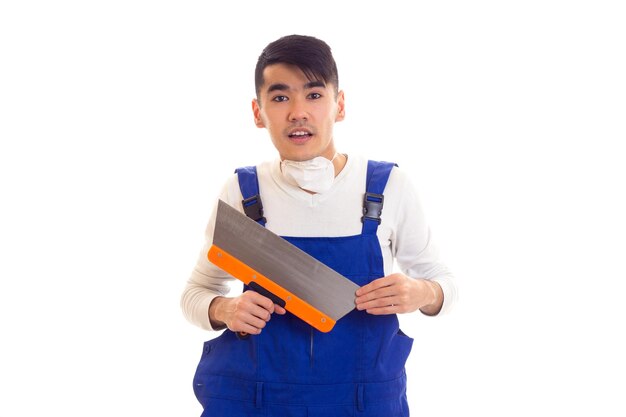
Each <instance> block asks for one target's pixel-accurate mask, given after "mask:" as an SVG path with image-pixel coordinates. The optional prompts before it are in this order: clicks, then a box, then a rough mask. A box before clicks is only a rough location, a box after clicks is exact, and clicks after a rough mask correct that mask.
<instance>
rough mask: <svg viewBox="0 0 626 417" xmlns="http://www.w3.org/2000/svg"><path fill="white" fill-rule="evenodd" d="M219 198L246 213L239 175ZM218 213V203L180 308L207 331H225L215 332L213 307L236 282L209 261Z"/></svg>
mask: <svg viewBox="0 0 626 417" xmlns="http://www.w3.org/2000/svg"><path fill="white" fill-rule="evenodd" d="M219 199H220V200H223V201H224V202H226V203H228V204H230V205H232V206H233V207H235V208H237V209H238V210H240V211H242V210H243V209H242V208H241V204H237V202H239V203H240V202H241V192H240V191H239V186H238V183H237V181H236V177H235V176H234V177H233V178H231V179H230V180H229V181H228V182H227V183H226V184H225V185H224V187H223V189H222V192H221V193H220V196H219ZM216 210H217V201H216V202H215V205H214V206H213V210H212V213H211V215H210V218H209V222H208V224H207V227H206V230H205V243H204V246H203V247H202V249H201V251H200V253H199V254H198V260H197V262H196V265H195V266H194V268H193V270H192V271H191V276H190V277H189V279H188V280H187V284H186V286H185V288H184V290H183V293H182V295H181V299H180V306H181V308H182V310H183V314H184V316H185V318H186V319H187V320H188V321H189V322H191V323H192V324H195V325H196V326H199V327H200V328H202V329H204V330H221V329H214V328H213V326H211V322H210V320H209V306H210V305H211V302H212V301H213V299H214V298H215V297H218V296H222V295H226V294H228V293H229V292H230V283H231V282H232V281H233V280H234V278H233V277H232V276H231V275H229V274H227V273H226V272H224V271H223V270H222V269H221V268H219V267H217V266H215V265H213V264H212V263H211V262H209V260H208V259H207V253H208V251H209V249H210V247H211V244H212V242H213V231H214V230H215V216H216Z"/></svg>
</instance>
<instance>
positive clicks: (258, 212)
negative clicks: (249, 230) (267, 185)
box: [241, 194, 266, 222]
mask: <svg viewBox="0 0 626 417" xmlns="http://www.w3.org/2000/svg"><path fill="white" fill-rule="evenodd" d="M241 203H242V204H243V211H244V213H246V216H248V217H250V218H251V219H252V220H254V221H255V222H256V221H259V220H263V221H266V219H265V217H263V203H261V196H260V195H258V194H257V195H253V196H252V197H249V198H246V199H244V200H243V201H242V202H241Z"/></svg>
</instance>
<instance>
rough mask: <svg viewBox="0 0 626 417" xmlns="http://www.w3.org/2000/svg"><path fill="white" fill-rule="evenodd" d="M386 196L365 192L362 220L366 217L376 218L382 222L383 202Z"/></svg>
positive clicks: (376, 220)
mask: <svg viewBox="0 0 626 417" xmlns="http://www.w3.org/2000/svg"><path fill="white" fill-rule="evenodd" d="M384 201H385V197H384V196H383V195H382V194H376V193H365V196H364V197H363V217H361V222H364V221H365V219H369V220H374V221H375V222H377V223H378V224H380V221H381V220H380V215H381V213H382V212H383V202H384Z"/></svg>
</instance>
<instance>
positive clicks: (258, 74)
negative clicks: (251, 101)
mask: <svg viewBox="0 0 626 417" xmlns="http://www.w3.org/2000/svg"><path fill="white" fill-rule="evenodd" d="M272 64H287V65H295V66H296V67H298V68H300V70H302V72H304V75H305V76H306V77H307V78H308V79H309V80H311V81H315V80H323V81H324V82H325V83H326V84H328V83H331V84H333V85H334V87H335V93H337V91H338V90H339V76H338V74H337V64H336V63H335V59H334V58H333V54H332V52H331V50H330V46H328V45H327V44H326V42H324V41H322V40H320V39H317V38H314V37H312V36H303V35H289V36H283V37H282V38H280V39H278V40H275V41H274V42H272V43H270V44H269V45H267V46H266V47H265V49H263V52H261V55H260V56H259V59H258V61H257V63H256V69H255V71H254V86H255V90H256V95H257V98H259V93H260V90H261V86H262V85H263V83H264V80H263V70H264V69H265V67H267V66H269V65H272Z"/></svg>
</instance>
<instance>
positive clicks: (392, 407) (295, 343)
mask: <svg viewBox="0 0 626 417" xmlns="http://www.w3.org/2000/svg"><path fill="white" fill-rule="evenodd" d="M392 167H393V164H390V163H383V162H374V161H369V163H368V170H367V190H366V193H367V194H366V197H365V199H364V201H367V200H368V198H369V199H370V200H372V201H374V203H380V206H379V208H380V207H382V193H383V190H384V188H385V185H386V183H387V179H388V177H389V173H390V171H391V168H392ZM237 173H238V178H239V185H240V188H241V190H242V194H243V197H244V206H246V205H253V204H256V203H257V200H258V202H259V207H262V206H260V197H259V190H258V180H257V177H256V168H255V167H246V168H240V169H238V170H237ZM364 204H367V203H364ZM245 208H246V214H248V215H249V216H250V217H252V216H251V215H250V213H251V212H252V210H248V208H249V207H245ZM258 212H259V213H260V214H259V215H258V216H255V217H257V218H255V217H253V218H254V219H255V220H257V222H259V223H261V224H262V225H265V218H263V217H262V212H260V211H258ZM379 223H380V220H379V219H378V218H375V216H374V217H368V216H367V215H366V216H364V217H363V230H362V232H361V234H359V235H354V236H344V237H289V236H287V237H284V238H285V239H286V240H287V241H289V242H290V243H292V244H294V245H295V246H297V247H299V248H300V249H302V250H303V251H305V252H307V253H308V254H310V255H311V256H313V257H314V258H316V259H318V260H319V261H321V262H323V263H325V264H326V265H328V266H329V267H331V268H332V269H334V270H335V271H337V272H339V273H340V274H341V275H343V276H345V277H347V278H348V279H350V280H352V281H353V282H355V283H356V284H358V285H359V286H363V285H365V284H367V283H369V282H371V281H373V280H375V279H377V278H380V277H383V276H384V269H383V258H382V253H381V249H380V244H379V242H378V238H377V236H376V229H377V228H378V225H379ZM412 344H413V340H412V339H411V338H409V337H408V336H406V335H404V334H403V333H402V331H400V329H399V325H398V318H397V316H396V315H395V314H392V315H384V316H374V315H370V314H367V313H366V312H365V311H357V310H356V309H355V310H353V311H352V312H350V313H349V314H347V315H346V316H344V317H343V318H341V319H340V320H338V321H337V324H336V325H335V327H334V328H333V329H332V330H331V331H330V332H329V333H322V332H319V331H318V330H316V329H314V328H313V327H311V326H309V325H308V324H306V323H305V322H303V321H302V320H300V319H299V318H297V317H296V316H294V315H293V314H291V313H289V312H287V314H285V315H283V316H281V315H278V314H274V315H273V316H272V318H271V320H270V321H269V322H268V323H267V326H266V327H265V328H264V329H263V331H262V332H261V334H260V335H258V336H251V337H249V338H247V339H243V340H240V339H239V338H238V337H237V336H236V334H235V333H234V332H232V331H230V330H225V331H224V333H223V334H222V335H220V336H219V337H217V338H216V339H213V340H209V341H207V342H205V344H204V350H203V353H202V358H201V360H200V363H199V365H198V368H197V371H196V375H195V377H194V392H195V394H196V397H197V398H198V400H199V401H200V403H201V404H202V406H203V407H204V412H203V413H202V417H241V416H276V417H292V416H293V417H344V416H345V417H348V416H351V417H396V416H398V417H400V416H401V417H407V416H408V415H409V411H408V405H407V401H406V374H405V370H404V365H405V362H406V359H407V357H408V355H409V352H410V351H411V346H412Z"/></svg>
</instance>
